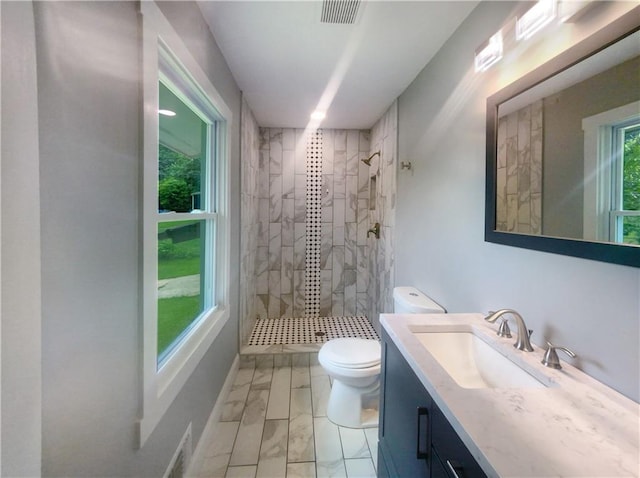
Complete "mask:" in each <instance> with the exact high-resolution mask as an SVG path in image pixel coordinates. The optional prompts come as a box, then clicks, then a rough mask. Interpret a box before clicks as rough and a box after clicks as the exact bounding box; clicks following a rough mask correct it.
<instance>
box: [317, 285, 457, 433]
mask: <svg viewBox="0 0 640 478" xmlns="http://www.w3.org/2000/svg"><path fill="white" fill-rule="evenodd" d="M393 299H394V313H396V314H434V313H445V312H446V311H445V310H444V309H443V308H442V307H440V306H439V305H438V304H436V303H435V302H434V301H433V300H432V299H430V298H429V297H427V296H426V295H424V294H423V293H422V292H420V291H419V290H417V289H416V288H414V287H396V288H395V289H394V290H393ZM318 361H319V362H320V365H322V367H323V368H324V370H325V371H326V372H327V374H328V375H329V376H330V377H331V378H332V385H331V393H330V395H329V402H328V404H327V417H328V418H329V420H331V421H332V422H333V423H335V424H337V425H340V426H344V427H349V428H368V427H376V426H378V397H379V390H380V361H381V348H380V342H378V341H377V340H371V339H359V338H340V339H333V340H330V341H328V342H327V343H325V344H324V345H323V346H322V348H321V349H320V352H319V353H318Z"/></svg>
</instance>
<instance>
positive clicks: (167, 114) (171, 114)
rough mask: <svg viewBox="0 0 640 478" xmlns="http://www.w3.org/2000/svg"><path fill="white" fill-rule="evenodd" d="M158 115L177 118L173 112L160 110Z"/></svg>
mask: <svg viewBox="0 0 640 478" xmlns="http://www.w3.org/2000/svg"><path fill="white" fill-rule="evenodd" d="M158 114H160V115H163V116H175V115H176V112H175V111H171V110H158Z"/></svg>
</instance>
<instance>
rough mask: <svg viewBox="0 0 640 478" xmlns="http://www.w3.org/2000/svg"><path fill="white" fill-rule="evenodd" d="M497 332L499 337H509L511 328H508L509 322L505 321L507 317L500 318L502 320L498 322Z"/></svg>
mask: <svg viewBox="0 0 640 478" xmlns="http://www.w3.org/2000/svg"><path fill="white" fill-rule="evenodd" d="M497 334H498V336H499V337H509V338H511V329H509V322H507V319H502V322H500V327H498V332H497Z"/></svg>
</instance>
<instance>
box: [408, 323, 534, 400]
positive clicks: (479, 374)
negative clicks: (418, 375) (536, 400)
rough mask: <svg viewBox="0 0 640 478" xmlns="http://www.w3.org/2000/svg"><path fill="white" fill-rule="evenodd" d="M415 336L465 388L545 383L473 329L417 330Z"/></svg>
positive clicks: (527, 385) (526, 385)
mask: <svg viewBox="0 0 640 478" xmlns="http://www.w3.org/2000/svg"><path fill="white" fill-rule="evenodd" d="M414 335H415V336H416V338H417V339H418V340H419V341H420V343H421V344H422V345H423V346H424V347H425V348H426V349H427V350H428V351H429V353H430V354H431V355H432V356H433V357H434V358H435V359H436V360H437V361H438V363H439V364H440V365H441V366H442V368H444V369H445V371H446V372H447V373H448V374H449V375H450V376H451V378H453V380H455V381H456V383H457V384H458V385H460V386H461V387H463V388H531V387H544V386H545V385H544V384H543V383H542V382H540V381H539V380H537V379H536V378H535V377H533V376H532V375H530V374H529V373H527V372H526V371H525V370H523V369H522V368H520V367H519V366H517V365H516V364H515V363H513V362H512V361H511V360H509V359H508V358H507V357H505V356H504V355H502V354H501V353H499V352H498V351H496V350H495V349H494V348H493V347H491V346H490V345H488V344H487V343H486V342H484V341H483V340H482V339H481V338H479V337H477V336H476V335H474V334H473V332H426V333H417V332H414ZM523 353H525V352H523Z"/></svg>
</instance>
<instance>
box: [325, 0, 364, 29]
mask: <svg viewBox="0 0 640 478" xmlns="http://www.w3.org/2000/svg"><path fill="white" fill-rule="evenodd" d="M359 8H360V0H324V1H323V2H322V15H321V17H320V23H337V24H342V25H353V24H354V23H355V22H356V18H357V17H358V9H359Z"/></svg>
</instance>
